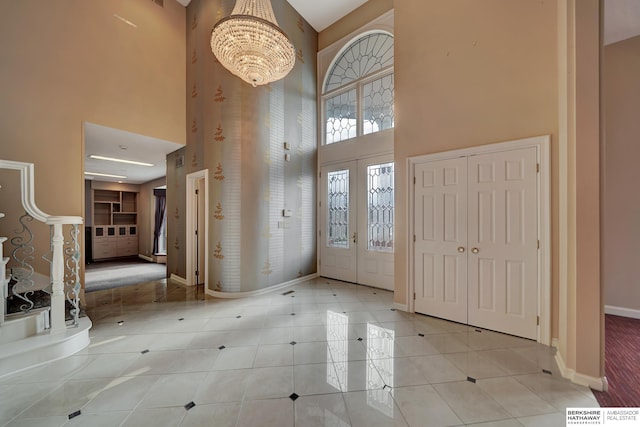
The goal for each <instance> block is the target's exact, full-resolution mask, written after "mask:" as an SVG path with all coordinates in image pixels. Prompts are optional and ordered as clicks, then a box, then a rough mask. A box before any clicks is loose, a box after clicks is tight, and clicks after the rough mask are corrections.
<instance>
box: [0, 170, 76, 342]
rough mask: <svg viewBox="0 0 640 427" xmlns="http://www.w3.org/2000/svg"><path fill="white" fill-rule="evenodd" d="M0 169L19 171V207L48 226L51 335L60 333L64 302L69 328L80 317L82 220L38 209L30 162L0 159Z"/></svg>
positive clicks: (64, 313) (62, 327) (64, 326)
mask: <svg viewBox="0 0 640 427" xmlns="http://www.w3.org/2000/svg"><path fill="white" fill-rule="evenodd" d="M0 169H9V170H17V171H19V172H20V187H21V191H20V194H21V202H22V206H23V208H24V209H25V211H26V212H27V214H29V215H30V216H31V217H33V219H35V220H37V221H40V222H43V223H45V224H47V225H49V228H50V230H51V232H50V242H51V255H50V257H45V259H47V260H48V261H49V262H50V263H51V269H50V277H49V280H50V284H51V308H50V325H51V332H52V333H55V332H58V331H62V330H64V329H66V327H67V323H66V320H65V319H66V304H65V301H68V302H69V304H70V305H71V309H70V312H71V313H70V314H71V317H72V320H71V325H72V326H77V325H78V316H79V314H80V306H79V298H80V295H79V294H80V280H79V268H80V244H79V241H78V235H79V226H80V225H82V217H79V216H55V215H49V214H46V213H44V212H43V211H41V210H40V209H39V208H38V206H37V205H36V203H35V180H34V165H33V163H25V162H16V161H12V160H2V159H0ZM65 226H67V227H68V228H69V227H70V231H69V240H67V241H66V242H65V236H64V229H65ZM0 244H1V243H0ZM1 280H2V281H4V280H5V277H2V278H1ZM3 288H4V286H3ZM6 297H7V295H3V298H6ZM3 307H4V299H3ZM0 314H2V316H1V317H2V320H0V323H1V322H2V321H3V319H4V313H0Z"/></svg>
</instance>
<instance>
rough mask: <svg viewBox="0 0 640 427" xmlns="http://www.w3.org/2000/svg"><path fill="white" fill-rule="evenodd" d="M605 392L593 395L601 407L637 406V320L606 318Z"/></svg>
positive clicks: (639, 402) (639, 361)
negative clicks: (606, 384)
mask: <svg viewBox="0 0 640 427" xmlns="http://www.w3.org/2000/svg"><path fill="white" fill-rule="evenodd" d="M604 360H605V362H604V370H605V375H606V376H607V381H608V383H609V390H608V391H607V392H600V391H594V392H593V394H594V396H595V397H596V400H598V403H599V404H600V406H603V407H620V406H622V407H639V406H640V369H638V367H639V366H640V319H630V318H628V317H620V316H613V315H611V314H607V315H605V356H604Z"/></svg>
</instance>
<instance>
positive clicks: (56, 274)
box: [50, 224, 66, 332]
mask: <svg viewBox="0 0 640 427" xmlns="http://www.w3.org/2000/svg"><path fill="white" fill-rule="evenodd" d="M50 226H51V227H53V235H52V237H51V251H52V253H53V254H52V257H51V331H52V332H57V331H61V330H64V329H66V324H65V299H66V298H65V295H64V236H63V234H62V224H52V225H50Z"/></svg>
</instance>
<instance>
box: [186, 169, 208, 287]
mask: <svg viewBox="0 0 640 427" xmlns="http://www.w3.org/2000/svg"><path fill="white" fill-rule="evenodd" d="M208 188H209V171H208V169H204V170H201V171H198V172H194V173H191V174H189V175H187V190H186V191H187V278H186V279H187V285H188V286H194V285H204V289H207V278H208V272H209V267H208V263H207V262H206V260H207V259H209V257H208V251H209V249H208V248H209V237H208V232H207V231H208V229H209V189H208Z"/></svg>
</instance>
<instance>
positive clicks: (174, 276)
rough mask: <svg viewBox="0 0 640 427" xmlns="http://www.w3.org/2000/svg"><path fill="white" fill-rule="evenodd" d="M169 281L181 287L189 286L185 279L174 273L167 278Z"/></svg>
mask: <svg viewBox="0 0 640 427" xmlns="http://www.w3.org/2000/svg"><path fill="white" fill-rule="evenodd" d="M169 280H173V281H174V282H176V283H178V284H180V285H183V286H189V285H188V284H187V279H185V278H184V277H180V276H178V275H177V274H175V273H171V277H169Z"/></svg>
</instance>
